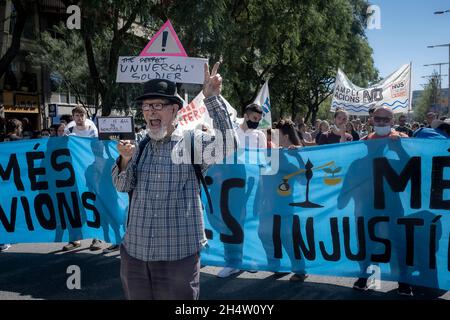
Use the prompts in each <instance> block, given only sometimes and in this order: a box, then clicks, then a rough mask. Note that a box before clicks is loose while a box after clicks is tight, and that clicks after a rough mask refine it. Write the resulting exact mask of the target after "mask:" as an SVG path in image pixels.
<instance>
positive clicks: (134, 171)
mask: <svg viewBox="0 0 450 320" xmlns="http://www.w3.org/2000/svg"><path fill="white" fill-rule="evenodd" d="M218 67H219V63H216V64H215V65H214V67H213V69H212V71H211V74H210V73H209V68H208V66H207V65H205V82H204V84H203V94H204V95H205V100H204V101H205V105H206V107H207V109H208V112H209V115H210V116H211V118H212V119H213V124H214V131H215V132H214V133H215V134H214V135H212V134H210V133H208V132H203V131H201V130H196V131H194V132H190V137H191V138H192V140H193V141H195V142H194V144H193V145H194V148H191V144H190V143H189V144H187V143H186V140H187V139H186V137H187V135H186V134H183V135H182V136H181V135H178V134H177V132H176V131H175V127H176V116H177V112H178V110H179V109H181V107H182V102H183V101H182V100H181V98H180V97H179V96H178V94H177V90H176V84H175V83H173V82H171V81H167V80H161V79H159V80H158V79H155V80H150V81H148V82H147V83H146V84H145V85H144V94H143V95H142V96H140V97H139V98H137V100H139V101H140V102H141V107H142V112H143V114H144V118H145V121H146V122H147V129H148V138H147V139H146V140H147V141H148V143H143V142H141V143H140V144H139V146H137V147H136V146H135V145H134V144H133V143H131V142H130V141H120V143H119V145H118V150H119V153H120V156H119V158H118V159H117V161H116V164H115V165H114V167H113V169H112V177H113V182H114V185H115V186H116V188H117V190H118V191H121V192H129V193H130V194H131V201H130V209H129V216H128V223H127V230H126V233H125V236H124V239H123V242H122V245H121V248H120V255H121V270H120V276H121V280H122V285H123V288H124V292H125V296H126V298H127V299H189V300H190V299H194V300H195V299H198V297H199V277H200V258H199V254H200V251H201V249H202V247H203V246H204V245H205V244H206V237H205V233H204V222H203V208H202V203H201V198H200V183H199V180H198V179H197V177H198V176H197V177H196V175H197V173H196V172H195V171H196V170H195V168H194V166H193V165H192V164H189V163H188V164H177V162H176V161H174V158H173V151H174V150H185V149H186V150H185V151H186V153H190V151H189V150H191V151H192V150H194V152H195V156H196V158H195V159H196V161H197V157H198V159H200V158H201V159H202V161H201V169H202V170H203V171H204V170H206V168H207V167H208V165H210V164H211V161H210V160H211V159H208V156H207V155H204V154H203V152H204V151H205V149H206V148H208V150H211V149H212V148H216V149H217V148H223V149H222V150H221V151H220V154H223V155H224V156H226V155H228V154H230V153H232V152H233V150H234V148H235V147H236V141H235V139H236V138H235V135H234V133H233V130H232V124H231V121H230V118H229V115H228V112H227V110H226V106H225V103H224V101H223V99H222V98H221V97H220V92H221V89H222V78H221V76H220V75H219V74H218V73H217V70H218ZM174 131H175V132H174ZM227 133H228V135H227ZM226 138H229V139H226ZM230 140H231V141H230ZM227 142H228V144H227ZM188 145H189V147H188ZM139 149H141V150H139ZM177 152H178V151H177ZM216 152H217V150H216ZM206 153H208V152H205V154H206ZM209 154H211V152H209Z"/></svg>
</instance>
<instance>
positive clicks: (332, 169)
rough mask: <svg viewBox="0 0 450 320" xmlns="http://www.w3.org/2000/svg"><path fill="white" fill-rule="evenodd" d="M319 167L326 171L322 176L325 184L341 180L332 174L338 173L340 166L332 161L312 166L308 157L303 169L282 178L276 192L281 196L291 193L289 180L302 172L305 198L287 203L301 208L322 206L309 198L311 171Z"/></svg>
mask: <svg viewBox="0 0 450 320" xmlns="http://www.w3.org/2000/svg"><path fill="white" fill-rule="evenodd" d="M320 169H322V170H323V171H324V172H325V173H327V176H325V177H324V178H323V181H324V183H325V184H326V185H328V186H334V185H337V184H338V183H340V182H341V181H342V178H340V177H335V176H334V175H335V174H336V173H338V172H340V171H341V170H342V168H341V167H336V165H335V162H334V161H330V162H327V163H325V164H324V165H321V166H319V167H316V168H314V165H313V163H312V162H311V161H310V160H309V159H308V161H307V162H306V164H305V168H304V169H300V170H298V171H295V172H293V173H290V174H288V175H286V176H284V177H283V178H282V183H281V184H280V185H278V190H277V192H278V194H279V195H280V196H282V197H287V196H290V195H291V194H292V188H291V186H290V185H289V180H290V179H292V178H294V177H295V176H298V175H300V174H302V173H304V174H305V178H306V199H305V201H302V202H293V203H290V204H289V205H290V206H293V207H302V208H323V206H322V205H320V204H316V203H314V202H311V201H310V200H309V184H310V182H311V179H312V177H313V171H314V170H320ZM330 175H331V176H330Z"/></svg>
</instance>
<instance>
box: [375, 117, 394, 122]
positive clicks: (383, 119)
mask: <svg viewBox="0 0 450 320" xmlns="http://www.w3.org/2000/svg"><path fill="white" fill-rule="evenodd" d="M391 120H392V118H389V117H373V121H374V122H385V123H388V122H391Z"/></svg>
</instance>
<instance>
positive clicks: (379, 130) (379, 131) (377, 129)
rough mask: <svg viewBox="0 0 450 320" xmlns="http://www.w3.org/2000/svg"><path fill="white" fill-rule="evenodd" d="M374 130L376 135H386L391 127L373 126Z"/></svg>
mask: <svg viewBox="0 0 450 320" xmlns="http://www.w3.org/2000/svg"><path fill="white" fill-rule="evenodd" d="M374 130H375V133H376V134H377V135H378V136H387V135H388V134H389V133H390V132H391V127H390V126H385V127H377V126H375V127H374Z"/></svg>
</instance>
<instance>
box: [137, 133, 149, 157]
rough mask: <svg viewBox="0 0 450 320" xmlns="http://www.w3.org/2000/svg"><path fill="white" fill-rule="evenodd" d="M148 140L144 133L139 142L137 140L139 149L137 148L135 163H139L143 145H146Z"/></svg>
mask: <svg viewBox="0 0 450 320" xmlns="http://www.w3.org/2000/svg"><path fill="white" fill-rule="evenodd" d="M149 141H150V137H149V136H148V135H147V134H146V135H145V138H144V139H142V141H141V142H139V150H138V152H139V153H138V156H137V159H136V165H137V164H138V163H139V160H141V156H142V152H144V149H145V146H146V145H147V143H148V142H149Z"/></svg>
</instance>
